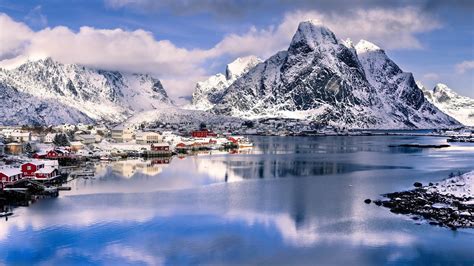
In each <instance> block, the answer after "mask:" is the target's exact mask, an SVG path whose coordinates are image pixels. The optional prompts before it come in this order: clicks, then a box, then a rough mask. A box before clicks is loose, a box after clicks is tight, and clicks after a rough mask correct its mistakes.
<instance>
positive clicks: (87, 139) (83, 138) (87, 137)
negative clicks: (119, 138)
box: [74, 134, 96, 145]
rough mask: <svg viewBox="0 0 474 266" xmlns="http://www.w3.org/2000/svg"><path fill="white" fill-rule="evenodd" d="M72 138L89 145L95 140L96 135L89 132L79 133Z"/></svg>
mask: <svg viewBox="0 0 474 266" xmlns="http://www.w3.org/2000/svg"><path fill="white" fill-rule="evenodd" d="M74 138H75V139H76V140H78V141H80V142H82V144H84V145H89V144H93V143H95V142H96V136H95V135H91V134H79V135H76V136H75V137H74Z"/></svg>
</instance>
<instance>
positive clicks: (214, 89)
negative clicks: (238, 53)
mask: <svg viewBox="0 0 474 266" xmlns="http://www.w3.org/2000/svg"><path fill="white" fill-rule="evenodd" d="M260 62H262V61H261V60H260V59H259V58H257V57H255V56H247V57H242V58H237V59H236V60H235V61H233V62H232V63H230V64H228V65H227V68H226V74H225V75H223V74H221V73H218V74H216V75H214V76H211V77H209V78H208V79H207V80H205V81H201V82H198V83H197V84H196V89H195V91H194V93H193V98H192V106H191V108H194V109H197V110H209V109H211V108H212V107H214V104H216V102H217V100H218V99H220V98H221V97H222V93H223V92H224V90H225V89H227V88H228V87H229V86H230V85H231V84H232V83H234V81H235V80H237V79H238V78H240V77H241V76H242V75H243V74H245V73H247V72H248V71H249V70H250V69H251V68H253V67H255V66H256V65H257V64H258V63H260Z"/></svg>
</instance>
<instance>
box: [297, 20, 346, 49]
mask: <svg viewBox="0 0 474 266" xmlns="http://www.w3.org/2000/svg"><path fill="white" fill-rule="evenodd" d="M302 43H305V44H307V45H308V46H309V47H310V48H312V49H314V48H316V47H317V46H319V45H321V44H323V43H331V44H337V43H338V41H337V39H336V35H334V33H333V32H332V31H331V30H330V29H329V28H328V27H326V26H324V25H322V24H321V23H319V22H318V21H316V20H307V21H303V22H300V24H299V25H298V30H297V31H296V34H295V35H294V36H293V40H292V41H291V44H290V46H294V45H298V44H302Z"/></svg>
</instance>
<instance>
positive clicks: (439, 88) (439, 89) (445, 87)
mask: <svg viewBox="0 0 474 266" xmlns="http://www.w3.org/2000/svg"><path fill="white" fill-rule="evenodd" d="M433 92H434V93H438V92H452V90H451V88H449V87H448V85H446V84H443V83H438V84H436V86H435V87H434V88H433Z"/></svg>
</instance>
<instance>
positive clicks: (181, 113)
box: [125, 106, 242, 127]
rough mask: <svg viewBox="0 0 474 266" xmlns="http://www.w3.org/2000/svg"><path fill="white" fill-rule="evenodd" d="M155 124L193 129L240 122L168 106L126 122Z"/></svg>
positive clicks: (145, 112) (207, 113) (239, 121)
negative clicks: (186, 125)
mask: <svg viewBox="0 0 474 266" xmlns="http://www.w3.org/2000/svg"><path fill="white" fill-rule="evenodd" d="M156 122H160V123H171V124H175V123H178V124H182V123H186V124H192V125H194V127H199V125H200V124H201V123H204V124H208V125H215V124H223V123H226V122H227V123H232V122H235V123H238V124H241V123H242V120H241V119H239V118H236V117H229V116H223V115H216V114H212V113H209V112H206V111H201V110H187V109H181V108H179V107H174V106H168V107H161V108H157V109H154V110H150V111H143V112H140V113H137V114H135V115H133V116H132V117H130V118H129V119H127V120H126V122H125V123H126V124H132V125H140V124H153V123H156Z"/></svg>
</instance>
